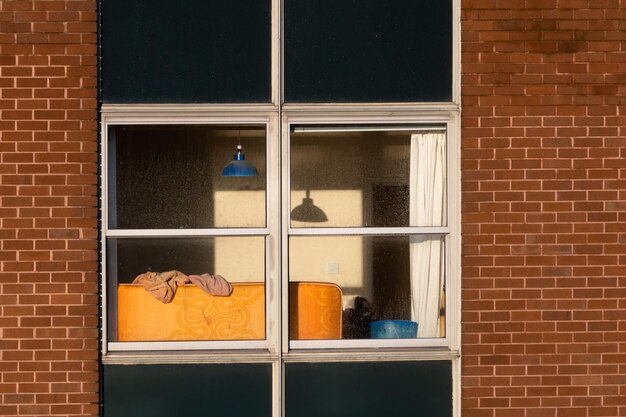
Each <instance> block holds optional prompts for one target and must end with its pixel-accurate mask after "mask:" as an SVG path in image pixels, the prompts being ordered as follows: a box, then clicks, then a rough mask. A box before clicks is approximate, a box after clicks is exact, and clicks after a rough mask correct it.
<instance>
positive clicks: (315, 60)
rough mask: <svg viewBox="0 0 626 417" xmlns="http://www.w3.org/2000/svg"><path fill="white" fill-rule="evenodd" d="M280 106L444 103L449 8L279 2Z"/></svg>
mask: <svg viewBox="0 0 626 417" xmlns="http://www.w3.org/2000/svg"><path fill="white" fill-rule="evenodd" d="M284 59H285V61H284V62H285V64H284V65H285V101H288V102H407V101H449V100H451V97H452V1H451V0H441V1H432V0H388V1H378V0H318V1H310V0H285V58H284Z"/></svg>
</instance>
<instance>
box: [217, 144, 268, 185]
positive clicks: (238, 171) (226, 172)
mask: <svg viewBox="0 0 626 417" xmlns="http://www.w3.org/2000/svg"><path fill="white" fill-rule="evenodd" d="M257 175H259V171H257V169H256V168H255V166H254V165H252V164H251V163H250V162H248V161H246V156H245V155H244V153H243V148H242V146H241V136H239V145H237V153H235V155H233V160H232V161H230V162H229V163H228V164H227V165H226V166H225V167H224V169H223V170H222V176H223V177H255V176H257Z"/></svg>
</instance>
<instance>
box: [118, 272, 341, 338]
mask: <svg viewBox="0 0 626 417" xmlns="http://www.w3.org/2000/svg"><path fill="white" fill-rule="evenodd" d="M232 285H233V293H232V294H231V295H230V296H228V297H215V296H212V295H209V294H207V293H205V292H204V291H202V290H201V289H200V288H198V287H196V286H194V285H185V286H182V287H179V288H178V290H177V292H176V296H175V297H174V300H173V301H172V302H171V303H169V304H163V303H162V302H160V301H158V300H156V299H155V298H153V297H152V296H151V295H150V294H149V293H148V292H147V291H145V290H144V289H143V287H142V286H141V285H135V284H120V285H119V286H118V293H117V301H118V317H117V319H118V320H117V330H118V340H119V341H121V342H124V341H167V340H262V339H265V286H264V284H263V283H261V282H255V283H232ZM289 300H290V303H289V315H290V316H289V336H290V338H291V339H292V340H297V339H300V340H308V339H341V313H342V299H341V288H340V287H339V286H337V285H335V284H330V283H321V282H290V283H289Z"/></svg>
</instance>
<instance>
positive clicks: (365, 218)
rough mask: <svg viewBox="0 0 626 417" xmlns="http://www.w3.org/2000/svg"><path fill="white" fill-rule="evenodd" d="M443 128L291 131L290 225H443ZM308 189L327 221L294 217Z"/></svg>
mask: <svg viewBox="0 0 626 417" xmlns="http://www.w3.org/2000/svg"><path fill="white" fill-rule="evenodd" d="M445 138H446V136H445V131H444V130H440V129H435V130H419V131H418V130H415V131H411V130H397V131H394V130H389V131H381V130H372V131H357V130H353V131H349V130H348V131H345V130H344V131H329V130H323V128H320V129H318V130H317V131H316V130H315V128H310V129H309V130H301V129H298V128H295V129H294V131H293V132H292V133H291V161H290V166H291V177H290V184H291V195H290V197H291V209H292V215H291V227H367V226H372V227H406V226H445V224H446V221H445V217H446V164H445V152H446V151H445ZM309 193H310V194H311V195H314V196H315V205H316V206H317V207H319V208H321V209H322V210H323V211H324V213H325V214H326V216H327V218H328V221H327V222H320V221H319V220H318V221H313V220H306V219H305V218H303V217H302V216H299V215H298V216H294V211H295V212H296V214H299V213H298V210H301V209H300V208H298V207H302V206H305V204H302V205H301V206H298V207H296V206H297V205H298V204H300V202H301V201H303V200H304V202H305V203H306V202H307V199H308V198H310V197H309Z"/></svg>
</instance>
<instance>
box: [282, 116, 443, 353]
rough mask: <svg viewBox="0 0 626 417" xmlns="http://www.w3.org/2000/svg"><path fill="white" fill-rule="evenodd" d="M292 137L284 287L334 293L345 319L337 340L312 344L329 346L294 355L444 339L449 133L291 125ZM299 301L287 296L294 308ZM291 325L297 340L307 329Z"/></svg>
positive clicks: (385, 127) (388, 127)
mask: <svg viewBox="0 0 626 417" xmlns="http://www.w3.org/2000/svg"><path fill="white" fill-rule="evenodd" d="M289 132H290V140H289V153H290V159H289V161H290V164H289V166H290V169H289V186H290V193H289V196H290V216H289V217H290V220H289V245H288V250H289V257H288V261H289V266H288V268H289V269H288V271H289V282H290V285H292V284H293V283H296V282H301V281H305V282H306V281H316V282H324V283H327V284H328V285H333V286H336V287H337V290H338V294H339V297H340V299H341V305H342V308H341V309H342V310H343V322H342V326H341V333H339V332H338V334H336V335H334V336H332V335H328V336H322V335H315V334H311V335H309V337H310V339H335V342H334V343H332V344H330V343H319V342H295V341H292V343H291V344H290V346H292V347H296V346H299V347H329V346H337V347H340V346H341V347H348V346H350V347H362V346H399V341H398V340H392V341H390V340H386V339H387V338H392V339H399V336H403V337H404V338H408V339H416V338H419V339H437V338H442V337H445V302H444V282H445V263H446V255H445V240H446V236H447V235H448V228H447V223H448V221H447V209H446V208H447V187H446V129H445V126H443V127H442V126H439V127H437V126H432V127H428V126H424V125H422V126H420V125H413V126H400V125H378V126H362V125H352V126H344V125H339V126H334V125H325V126H315V125H293V126H290V128H289ZM297 295H298V294H296V293H294V292H293V291H292V292H291V293H290V300H289V302H290V306H291V305H293V304H294V303H296V304H298V301H299V299H295V297H296V296H297ZM306 308H308V309H311V310H315V308H316V306H315V305H310V306H307V307H306ZM318 308H319V307H318ZM291 310H293V309H291V308H290V311H291ZM297 310H298V311H299V310H300V308H297ZM312 314H313V313H312V312H310V313H309V314H301V315H300V316H301V317H300V318H301V319H302V320H306V317H309V316H310V315H312ZM339 319H342V317H338V318H337V321H338V320H339ZM289 322H290V331H289V333H290V335H291V337H292V339H293V338H294V336H297V335H298V334H299V332H298V329H299V328H300V327H302V325H303V323H298V321H297V320H295V319H294V318H292V317H290V321H289ZM337 324H339V323H337ZM372 326H374V327H372ZM376 326H382V327H381V328H380V329H377V327H376ZM396 326H409V328H408V329H407V330H409V332H408V333H406V334H405V333H403V332H402V331H403V330H404V328H403V327H397V328H396ZM414 330H416V331H414ZM407 336H408V337H407ZM355 339H362V340H360V341H359V342H356V341H355ZM363 339H365V340H363ZM402 342H406V341H404V340H403V341H402ZM428 343H429V344H439V343H438V341H436V340H430V341H429V342H428Z"/></svg>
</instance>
